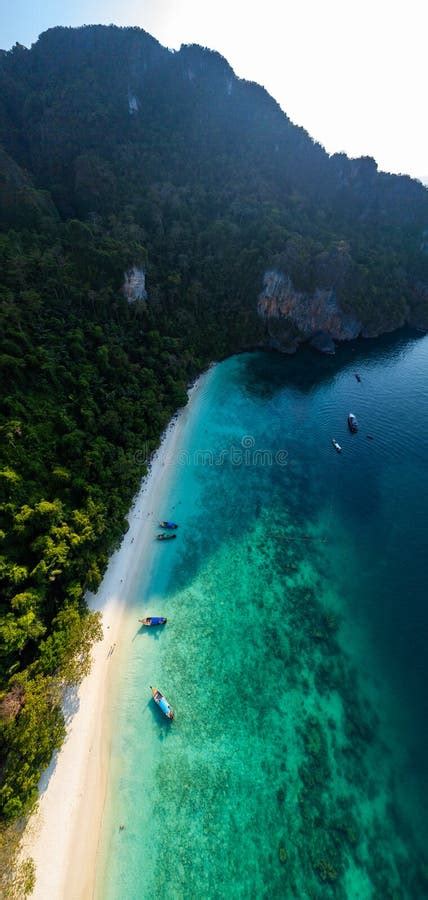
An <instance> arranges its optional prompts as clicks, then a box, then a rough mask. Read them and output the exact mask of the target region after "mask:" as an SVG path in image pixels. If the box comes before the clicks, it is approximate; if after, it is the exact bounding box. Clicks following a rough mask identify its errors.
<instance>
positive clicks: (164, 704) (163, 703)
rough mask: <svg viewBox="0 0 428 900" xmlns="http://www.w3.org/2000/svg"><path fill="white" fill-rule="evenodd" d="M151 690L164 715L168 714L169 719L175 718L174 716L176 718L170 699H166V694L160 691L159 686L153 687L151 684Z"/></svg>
mask: <svg viewBox="0 0 428 900" xmlns="http://www.w3.org/2000/svg"><path fill="white" fill-rule="evenodd" d="M150 690H151V692H152V695H153V700H154V701H155V703H157V705H158V707H159V709H161V710H162V712H163V714H164V716H166V717H167V719H173V718H174V712H173V710H172V709H171V707H170V705H169V703H168V700H167V699H166V697H164V695H163V694H161V692H160V691H158V689H157V688H154V687H152V686H151V685H150Z"/></svg>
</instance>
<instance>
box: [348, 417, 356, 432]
mask: <svg viewBox="0 0 428 900" xmlns="http://www.w3.org/2000/svg"><path fill="white" fill-rule="evenodd" d="M348 427H349V431H350V432H351V433H352V434H356V432H357V431H358V422H357V417H356V416H354V413H349V416H348Z"/></svg>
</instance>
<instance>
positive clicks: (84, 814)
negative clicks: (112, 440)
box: [20, 372, 207, 900]
mask: <svg viewBox="0 0 428 900" xmlns="http://www.w3.org/2000/svg"><path fill="white" fill-rule="evenodd" d="M206 375H207V373H206V372H205V373H203V374H202V375H201V376H200V377H199V378H198V379H197V380H196V381H195V382H194V383H193V384H192V385H191V387H190V388H189V389H188V402H187V404H186V406H185V407H183V408H182V409H180V410H179V411H178V413H177V414H176V415H175V416H174V417H173V418H172V419H171V421H170V423H169V425H168V426H167V428H166V430H165V431H164V433H163V435H162V438H161V443H160V445H159V447H158V449H157V451H156V452H155V454H154V455H153V457H152V459H151V461H150V464H149V469H148V472H147V474H146V475H145V476H144V478H143V481H142V483H141V485H140V489H139V491H138V493H137V495H136V497H135V498H134V501H133V503H132V506H131V509H130V511H129V514H128V522H129V528H128V531H127V532H126V534H125V535H124V537H123V539H122V542H121V545H120V547H119V549H118V550H116V551H115V552H114V553H113V555H112V556H111V557H110V560H109V563H108V566H107V569H106V572H105V574H104V577H103V580H102V582H101V585H100V587H99V589H98V591H97V593H96V594H92V595H88V597H87V602H88V606H89V607H90V609H91V610H97V611H100V612H101V614H102V625H103V638H102V640H101V641H100V642H99V643H97V644H95V645H94V648H93V651H92V667H91V672H90V674H89V675H88V676H87V677H86V678H85V679H84V681H83V682H82V684H81V685H80V686H79V688H78V690H77V695H76V694H73V692H70V694H69V695H68V696H67V697H66V700H65V702H64V714H65V717H66V720H67V719H68V724H67V734H66V738H65V741H64V743H63V745H62V747H61V750H60V751H59V753H57V754H55V755H54V757H53V759H52V761H51V763H50V765H49V767H48V769H47V770H46V771H45V772H44V773H43V775H42V777H41V779H40V797H39V802H38V807H37V810H36V812H35V813H34V814H33V816H31V818H30V820H29V822H28V824H27V827H26V829H25V832H24V835H23V839H22V843H21V850H20V856H21V858H24V857H28V856H30V857H32V859H33V860H34V863H35V867H36V884H35V888H34V891H33V893H32V894H31V897H32V900H46V898H47V897H49V900H89V898H92V897H93V893H94V888H95V877H96V858H97V853H98V845H99V839H100V832H101V823H102V816H103V810H104V804H105V798H106V789H107V776H108V758H109V740H110V733H111V730H110V721H109V715H108V701H109V697H110V696H111V694H112V685H113V684H114V681H115V677H116V675H117V672H118V664H119V659H120V653H119V650H120V640H121V626H122V623H123V618H124V611H125V609H126V607H127V605H128V604H129V602H130V600H131V599H132V596H133V592H134V588H135V582H136V577H137V575H138V573H139V572H140V571H141V568H142V565H143V563H144V557H145V556H146V555H147V551H148V548H149V547H150V546H151V545H152V541H153V510H154V509H156V508H159V507H160V504H161V503H162V499H163V496H164V494H165V493H166V492H167V490H168V487H169V485H170V479H171V475H172V474H173V472H174V468H173V466H172V465H171V463H172V461H173V459H174V457H175V456H176V454H177V451H178V450H179V441H180V438H181V436H182V433H183V429H184V428H185V425H186V422H187V419H188V416H189V411H190V407H191V405H192V404H193V403H194V400H195V397H196V395H197V394H198V393H199V392H200V389H201V387H202V385H203V382H204V380H205V378H206ZM165 476H166V477H165ZM76 698H78V699H77V709H75V707H76Z"/></svg>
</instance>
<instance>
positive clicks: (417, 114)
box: [0, 0, 428, 181]
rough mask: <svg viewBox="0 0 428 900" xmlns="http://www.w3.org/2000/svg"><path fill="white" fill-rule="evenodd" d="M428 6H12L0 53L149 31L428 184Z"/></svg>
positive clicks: (325, 0) (332, 140) (39, 0)
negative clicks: (85, 35)
mask: <svg viewBox="0 0 428 900" xmlns="http://www.w3.org/2000/svg"><path fill="white" fill-rule="evenodd" d="M427 10H428V6H427V2H426V0H257V2H253V0H85V2H83V0H0V47H1V48H3V49H9V48H10V47H11V46H12V45H13V44H14V43H15V42H16V41H18V42H19V43H21V44H24V45H25V46H27V47H29V46H30V45H31V44H32V43H33V42H34V41H35V40H37V36H38V35H39V34H40V33H41V32H42V31H45V30H46V29H47V28H50V27H52V26H54V25H82V24H92V23H94V22H97V23H105V24H109V23H111V22H113V23H114V24H117V25H138V26H140V27H141V28H144V29H145V30H146V31H149V32H150V34H152V35H154V37H156V38H157V39H158V40H159V41H160V42H161V43H162V44H164V45H165V46H167V47H170V48H171V49H178V48H179V47H180V45H181V44H182V43H183V44H188V43H198V44H202V45H203V46H205V47H210V48H211V49H213V50H218V51H219V52H220V53H221V54H222V55H223V56H225V57H226V59H227V60H228V62H229V63H230V64H231V66H232V67H233V69H234V70H235V73H236V74H237V75H238V76H240V77H242V78H247V79H249V80H251V81H257V82H258V83H259V84H262V85H264V87H265V88H266V89H267V90H268V91H269V93H270V94H272V96H273V97H275V99H276V100H277V101H278V103H279V104H280V105H281V107H282V109H283V110H284V111H285V112H286V113H287V115H288V116H289V117H290V119H291V120H292V121H293V122H295V123H296V124H298V125H303V127H304V128H306V130H307V131H309V133H310V134H311V136H312V137H313V138H315V140H317V141H319V142H320V143H321V144H323V146H324V147H325V148H326V150H327V151H328V152H329V153H334V152H341V151H344V152H345V153H347V154H348V156H365V155H368V156H374V158H375V159H376V160H377V162H378V164H379V168H381V169H383V170H384V171H388V172H397V173H399V172H401V173H406V174H409V175H412V176H414V177H416V178H422V179H423V180H426V181H428V123H427V116H426V106H427V88H428V78H427V73H428V69H427V51H426V47H427V37H428V20H427V19H428V13H427Z"/></svg>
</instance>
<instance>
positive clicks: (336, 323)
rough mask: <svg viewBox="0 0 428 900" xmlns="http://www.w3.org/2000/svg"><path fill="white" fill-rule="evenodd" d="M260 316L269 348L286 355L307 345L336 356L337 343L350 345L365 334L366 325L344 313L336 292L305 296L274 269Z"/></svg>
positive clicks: (267, 274) (261, 298)
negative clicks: (349, 342) (362, 331)
mask: <svg viewBox="0 0 428 900" xmlns="http://www.w3.org/2000/svg"><path fill="white" fill-rule="evenodd" d="M257 312H258V314H259V316H260V317H261V318H263V319H264V321H265V325H266V338H267V343H268V345H269V346H270V347H272V348H274V349H276V350H281V351H283V352H285V353H294V352H295V350H296V349H297V347H298V346H299V344H301V343H302V342H305V341H311V343H312V345H313V346H314V347H315V348H316V349H317V350H320V351H321V352H323V353H334V342H335V341H350V340H352V339H353V338H356V337H358V335H359V334H360V333H361V330H362V323H361V322H360V321H359V320H358V319H357V318H356V317H355V316H352V315H350V314H349V313H345V312H344V311H343V310H342V309H341V307H340V305H339V303H338V300H337V297H336V292H335V290H334V288H316V289H315V290H314V292H313V293H312V294H309V293H304V292H302V291H298V290H296V289H295V288H294V286H293V283H292V281H291V278H290V277H289V276H288V275H286V274H284V273H283V272H280V271H277V270H274V269H271V270H269V271H267V272H265V275H264V279H263V290H262V292H261V294H260V295H259V298H258V303H257Z"/></svg>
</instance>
